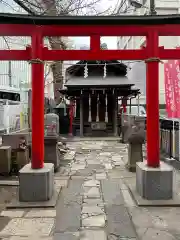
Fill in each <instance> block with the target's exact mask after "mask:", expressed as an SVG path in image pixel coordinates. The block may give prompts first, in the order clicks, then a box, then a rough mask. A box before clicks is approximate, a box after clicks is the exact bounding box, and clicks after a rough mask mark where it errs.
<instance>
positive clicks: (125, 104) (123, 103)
mask: <svg viewBox="0 0 180 240" xmlns="http://www.w3.org/2000/svg"><path fill="white" fill-rule="evenodd" d="M122 106H123V112H124V113H126V112H127V99H122Z"/></svg>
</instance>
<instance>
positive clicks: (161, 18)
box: [0, 13, 180, 26]
mask: <svg viewBox="0 0 180 240" xmlns="http://www.w3.org/2000/svg"><path fill="white" fill-rule="evenodd" d="M0 24H23V25H25V24H33V25H69V26H70V25H71V26H73V25H79V26H80V25H106V26H107V25H113V26H114V25H116V26H117V25H159V24H163V25H164V24H180V15H179V14H174V15H155V16H148V15H143V16H137V15H131V16H130V15H128V16H31V15H26V14H12V13H0Z"/></svg>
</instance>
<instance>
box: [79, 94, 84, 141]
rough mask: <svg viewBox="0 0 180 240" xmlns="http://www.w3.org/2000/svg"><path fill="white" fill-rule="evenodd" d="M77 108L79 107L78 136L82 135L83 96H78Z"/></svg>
mask: <svg viewBox="0 0 180 240" xmlns="http://www.w3.org/2000/svg"><path fill="white" fill-rule="evenodd" d="M79 108H80V137H83V135H84V131H83V129H84V121H83V96H80V100H79Z"/></svg>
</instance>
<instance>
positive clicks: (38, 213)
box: [25, 208, 56, 218]
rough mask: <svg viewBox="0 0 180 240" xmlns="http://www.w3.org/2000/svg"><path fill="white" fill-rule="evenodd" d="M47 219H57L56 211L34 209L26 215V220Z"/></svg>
mask: <svg viewBox="0 0 180 240" xmlns="http://www.w3.org/2000/svg"><path fill="white" fill-rule="evenodd" d="M42 217H43V218H47V217H51V218H54V217H56V209H54V208H52V209H38V210H37V209H36V210H35V209H33V210H31V211H29V212H28V213H26V215H25V218H42Z"/></svg>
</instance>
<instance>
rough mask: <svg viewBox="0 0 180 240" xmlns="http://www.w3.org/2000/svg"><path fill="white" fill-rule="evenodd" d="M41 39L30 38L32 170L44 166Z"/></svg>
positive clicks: (37, 37) (35, 36) (36, 36)
mask: <svg viewBox="0 0 180 240" xmlns="http://www.w3.org/2000/svg"><path fill="white" fill-rule="evenodd" d="M42 48H43V38H42V36H40V35H38V33H36V34H34V35H33V36H32V159H31V166H32V168H33V169H40V168H43V166H44V64H43V63H41V62H40V61H39V62H38V63H33V60H36V59H41V57H42Z"/></svg>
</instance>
